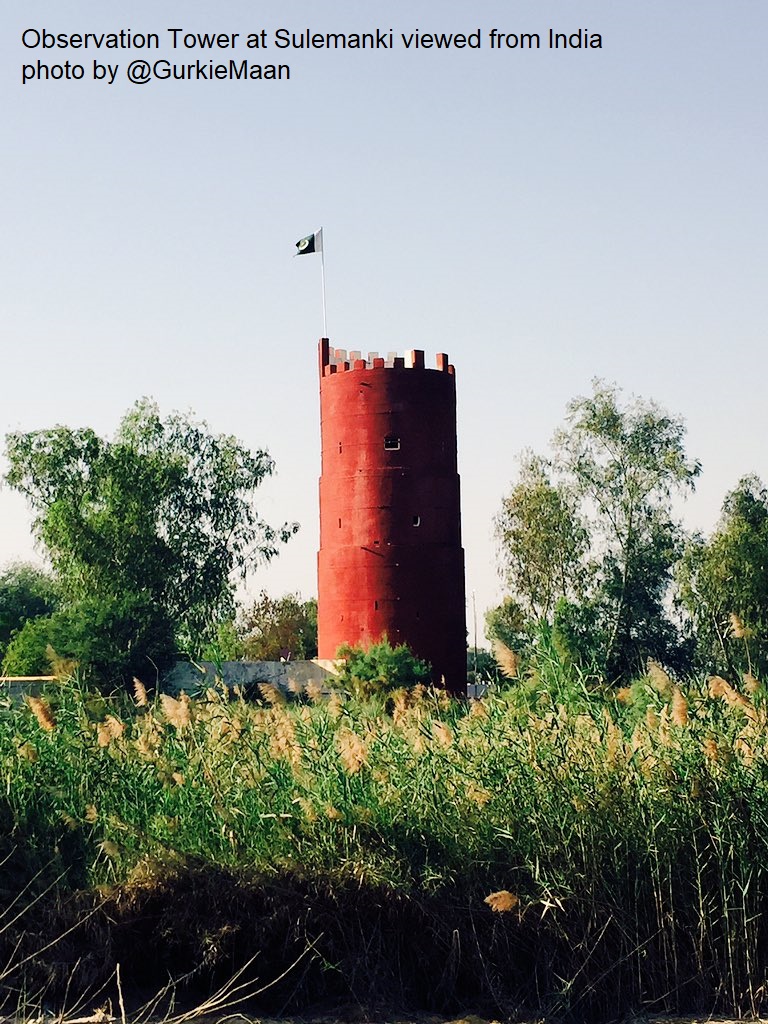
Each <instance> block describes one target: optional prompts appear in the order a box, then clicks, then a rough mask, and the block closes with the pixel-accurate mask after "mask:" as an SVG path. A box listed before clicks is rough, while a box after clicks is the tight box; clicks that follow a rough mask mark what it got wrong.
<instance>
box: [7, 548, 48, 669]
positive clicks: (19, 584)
mask: <svg viewBox="0 0 768 1024" xmlns="http://www.w3.org/2000/svg"><path fill="white" fill-rule="evenodd" d="M57 605H58V588H57V586H56V582H55V580H53V579H52V578H51V577H50V576H49V575H48V573H46V572H45V571H44V570H43V569H38V567H37V566H35V565H30V564H29V563H27V562H14V563H12V564H11V565H9V566H7V567H6V568H5V570H4V571H3V572H2V573H0V661H2V658H3V656H4V654H5V651H6V649H7V647H8V644H9V643H10V642H11V638H12V637H13V634H14V633H17V632H18V631H19V630H20V629H21V628H22V627H23V626H24V624H25V622H28V621H30V620H32V619H37V618H39V617H41V616H43V615H50V613H51V612H53V611H54V610H55V608H56V607H57Z"/></svg>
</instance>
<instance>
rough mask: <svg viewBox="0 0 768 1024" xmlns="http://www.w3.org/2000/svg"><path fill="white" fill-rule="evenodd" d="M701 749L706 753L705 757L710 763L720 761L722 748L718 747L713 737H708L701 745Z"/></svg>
mask: <svg viewBox="0 0 768 1024" xmlns="http://www.w3.org/2000/svg"><path fill="white" fill-rule="evenodd" d="M701 749H702V750H703V751H704V757H706V758H707V759H708V760H710V761H719V760H720V748H719V747H718V745H717V741H716V740H715V738H714V737H713V736H707V738H706V739H705V740H704V742H703V743H702V745H701Z"/></svg>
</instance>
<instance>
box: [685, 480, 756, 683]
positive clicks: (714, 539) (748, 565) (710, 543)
mask: <svg viewBox="0 0 768 1024" xmlns="http://www.w3.org/2000/svg"><path fill="white" fill-rule="evenodd" d="M679 580H680V585H681V594H682V600H683V603H684V605H685V607H686V609H687V611H688V613H689V615H690V616H691V620H692V622H693V623H694V626H695V630H696V656H697V660H698V662H699V665H700V667H701V668H703V669H705V670H708V671H716V672H725V673H729V674H732V675H736V674H737V673H738V672H740V671H749V672H753V671H754V672H757V673H758V674H760V675H762V676H763V677H764V678H768V490H766V488H765V487H764V485H763V483H762V481H761V480H759V479H758V477H756V476H747V477H744V478H742V479H741V480H740V481H739V483H738V485H737V486H736V487H735V488H734V490H733V491H731V492H730V493H729V494H728V495H727V496H726V498H725V501H724V503H723V508H722V512H721V516H720V521H719V523H718V525H717V528H716V529H715V531H714V533H713V534H712V536H711V537H710V539H709V540H704V538H702V537H701V536H697V537H694V538H693V539H692V540H691V541H690V543H689V544H688V546H687V548H686V551H685V555H684V557H683V559H682V562H681V565H680V570H679Z"/></svg>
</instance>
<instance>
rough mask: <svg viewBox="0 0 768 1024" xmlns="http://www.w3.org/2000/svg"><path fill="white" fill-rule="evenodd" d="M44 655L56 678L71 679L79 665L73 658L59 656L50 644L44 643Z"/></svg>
mask: <svg viewBox="0 0 768 1024" xmlns="http://www.w3.org/2000/svg"><path fill="white" fill-rule="evenodd" d="M45 657H46V661H47V662H48V664H49V665H50V666H51V672H52V673H53V675H55V676H56V678H57V679H71V678H72V676H73V675H74V674H75V672H77V670H78V668H79V666H80V663H79V662H78V661H77V660H76V659H75V658H62V657H60V656H59V655H58V654H57V653H56V651H55V650H54V649H53V647H51V645H50V644H47V645H46V648H45Z"/></svg>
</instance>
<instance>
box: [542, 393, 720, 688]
mask: <svg viewBox="0 0 768 1024" xmlns="http://www.w3.org/2000/svg"><path fill="white" fill-rule="evenodd" d="M619 395H620V392H619V389H618V388H616V387H612V386H608V385H606V384H604V383H602V382H601V381H595V382H594V386H593V394H592V395H590V396H588V397H581V398H576V399H574V400H573V401H572V402H571V403H570V404H569V406H568V415H567V426H566V427H565V428H564V429H562V430H560V431H558V432H557V434H556V435H555V449H556V452H557V461H558V464H559V465H560V467H561V469H562V471H563V472H564V473H565V475H566V477H567V478H568V479H569V480H570V481H572V483H573V486H574V488H575V489H576V492H577V493H578V494H579V495H580V496H581V498H582V500H583V501H584V503H585V507H586V508H588V509H589V510H590V511H591V513H592V516H593V549H594V550H595V552H596V553H597V552H601V555H600V570H599V577H598V592H597V593H595V594H593V595H592V600H593V601H594V602H595V603H596V605H597V607H598V608H599V610H600V613H601V614H600V618H601V619H602V624H603V639H602V651H601V652H600V655H601V657H600V660H601V661H602V662H603V664H604V665H605V669H606V671H607V673H608V674H609V676H612V677H617V676H621V675H626V674H628V673H631V672H633V671H636V670H637V669H638V668H639V667H641V665H642V663H643V662H644V661H645V659H646V658H647V657H648V656H651V657H654V658H658V659H659V660H662V661H666V662H669V661H670V659H674V658H675V657H676V647H677V640H678V637H677V633H676V631H675V629H674V626H673V625H672V623H671V622H670V620H669V617H668V615H667V613H666V610H665V607H664V602H665V597H666V595H667V592H668V589H669V585H670V583H671V580H672V575H673V567H674V564H675V562H676V560H677V559H678V557H679V555H680V553H681V549H682V537H683V534H682V529H681V527H680V525H679V524H678V523H677V522H675V520H674V518H673V517H672V511H671V504H672V498H673V496H674V495H676V494H678V493H681V492H685V491H687V490H692V489H693V486H694V481H695V479H696V477H697V476H698V474H699V473H700V471H701V466H700V464H699V463H698V462H695V461H689V460H688V459H687V457H686V453H685V444H684V441H685V426H684V424H683V422H682V421H681V420H679V419H674V418H673V417H671V416H669V415H668V414H667V413H666V412H665V411H664V410H662V409H661V408H660V407H659V406H658V405H657V404H656V403H655V402H651V401H645V400H641V399H634V400H633V401H631V402H630V403H628V404H627V405H625V406H622V405H621V403H620V399H619Z"/></svg>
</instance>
